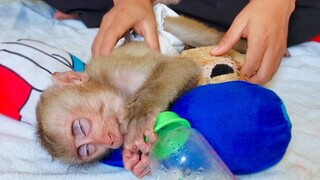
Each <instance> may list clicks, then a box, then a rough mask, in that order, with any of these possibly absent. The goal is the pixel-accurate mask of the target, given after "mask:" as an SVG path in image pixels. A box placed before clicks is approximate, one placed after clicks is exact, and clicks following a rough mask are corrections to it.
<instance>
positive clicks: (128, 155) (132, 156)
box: [122, 148, 150, 178]
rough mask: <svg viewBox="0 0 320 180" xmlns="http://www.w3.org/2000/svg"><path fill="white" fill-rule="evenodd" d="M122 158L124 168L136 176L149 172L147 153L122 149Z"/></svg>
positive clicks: (139, 176) (140, 176) (141, 176)
mask: <svg viewBox="0 0 320 180" xmlns="http://www.w3.org/2000/svg"><path fill="white" fill-rule="evenodd" d="M122 159H123V163H124V168H125V169H127V170H130V171H131V172H132V173H133V174H134V175H135V176H137V177H138V178H143V177H144V176H146V175H148V174H150V166H149V155H148V154H144V153H141V152H140V151H131V150H128V149H126V148H124V149H123V152H122Z"/></svg>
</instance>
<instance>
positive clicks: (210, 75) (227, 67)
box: [181, 46, 244, 85]
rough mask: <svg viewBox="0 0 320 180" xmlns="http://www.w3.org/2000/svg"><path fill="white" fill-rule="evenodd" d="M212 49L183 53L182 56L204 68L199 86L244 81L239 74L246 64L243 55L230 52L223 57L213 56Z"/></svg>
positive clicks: (197, 49)
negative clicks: (242, 66)
mask: <svg viewBox="0 0 320 180" xmlns="http://www.w3.org/2000/svg"><path fill="white" fill-rule="evenodd" d="M211 49H213V47H212V46H209V47H200V48H193V49H188V50H185V51H183V52H182V53H181V56H183V57H189V58H191V59H193V60H194V61H195V62H196V63H197V64H198V65H199V66H200V67H201V68H202V75H201V77H199V85H203V84H210V83H211V84H212V83H219V82H226V81H233V80H242V79H243V78H242V76H241V75H240V72H239V67H241V65H242V64H243V63H244V57H243V55H242V54H240V53H238V52H237V51H234V50H230V51H229V52H227V53H226V54H224V55H222V56H212V55H210V54H209V52H210V50H211Z"/></svg>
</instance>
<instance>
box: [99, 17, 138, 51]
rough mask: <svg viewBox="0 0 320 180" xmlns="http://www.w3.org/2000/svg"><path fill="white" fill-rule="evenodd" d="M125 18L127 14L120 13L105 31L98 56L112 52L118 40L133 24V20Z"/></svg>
mask: <svg viewBox="0 0 320 180" xmlns="http://www.w3.org/2000/svg"><path fill="white" fill-rule="evenodd" d="M125 19H126V17H125V15H122V14H118V15H117V17H115V19H114V21H113V22H112V23H111V24H110V26H109V27H108V28H107V29H106V30H105V31H104V32H103V33H104V34H103V39H102V41H101V45H100V48H99V52H98V56H105V55H108V54H110V53H111V51H112V50H113V48H114V47H115V45H116V44H117V42H118V40H119V39H120V38H122V37H123V35H124V34H125V33H126V32H127V31H128V29H130V28H131V27H132V26H133V22H132V21H130V20H125Z"/></svg>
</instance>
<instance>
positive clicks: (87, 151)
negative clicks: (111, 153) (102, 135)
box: [78, 144, 97, 157]
mask: <svg viewBox="0 0 320 180" xmlns="http://www.w3.org/2000/svg"><path fill="white" fill-rule="evenodd" d="M96 151H97V147H96V146H95V145H94V144H84V145H82V146H80V147H79V148H78V154H79V156H81V157H88V156H91V155H92V154H94V153H95V152H96Z"/></svg>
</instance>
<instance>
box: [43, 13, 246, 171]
mask: <svg viewBox="0 0 320 180" xmlns="http://www.w3.org/2000/svg"><path fill="white" fill-rule="evenodd" d="M165 29H166V31H168V32H170V33H172V34H174V35H175V36H177V37H178V38H180V39H181V40H182V41H184V42H186V43H187V44H189V45H191V46H195V47H198V46H206V45H213V44H215V43H216V42H217V41H218V40H220V38H221V37H222V33H220V32H218V31H215V30H213V29H210V28H207V27H206V26H204V25H202V24H200V23H198V22H196V21H193V20H191V19H187V18H184V17H176V18H173V17H167V18H166V19H165ZM240 43H242V44H240V45H239V47H240V49H239V48H237V49H238V50H241V49H245V44H243V42H240ZM208 53H209V52H208ZM199 73H200V69H199V67H198V66H197V65H196V64H195V63H194V62H193V61H192V60H190V59H187V58H181V57H173V56H166V55H162V54H160V53H159V52H157V51H155V50H151V49H150V48H148V47H147V46H146V45H145V44H144V43H142V42H140V43H138V42H129V43H127V44H125V45H123V46H121V47H119V48H116V49H114V50H113V52H112V53H111V54H110V55H109V56H106V57H103V58H100V59H94V60H91V61H90V62H89V63H88V64H87V66H86V69H85V72H84V73H79V72H73V71H70V72H56V73H54V74H53V76H52V79H53V82H54V85H52V86H51V87H49V88H48V89H47V90H45V91H44V92H43V94H42V95H41V98H40V101H39V102H38V105H37V122H38V128H37V134H38V139H39V140H40V143H41V145H42V146H43V147H44V148H45V149H46V150H47V151H48V152H49V154H50V155H51V156H52V157H53V158H54V159H60V160H62V161H64V162H67V163H71V164H81V163H88V162H93V161H96V160H98V159H100V158H101V157H103V156H105V155H106V153H108V152H109V151H110V149H117V148H119V147H121V146H124V153H123V160H124V164H125V166H126V168H127V169H132V166H133V165H132V163H134V164H136V162H137V161H140V162H141V163H140V165H139V166H137V167H141V168H139V169H140V170H136V172H134V174H135V175H138V176H140V177H143V176H144V175H145V174H146V173H148V170H147V169H146V167H144V165H145V164H148V156H147V154H146V153H148V152H149V150H150V148H151V145H152V143H153V142H154V141H155V140H156V135H155V134H154V132H153V126H154V124H155V121H156V116H157V114H158V113H159V112H161V111H164V110H166V109H167V108H168V106H169V104H170V103H171V102H173V101H174V100H175V99H176V98H177V97H178V96H179V95H181V94H182V93H184V92H186V91H187V90H189V89H191V88H193V87H194V86H195V85H196V84H197V80H198V79H197V77H198V76H199ZM144 136H145V137H147V138H148V139H149V141H148V142H144ZM137 152H140V154H138V155H137ZM137 164H139V163H137ZM136 169H138V168H136Z"/></svg>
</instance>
